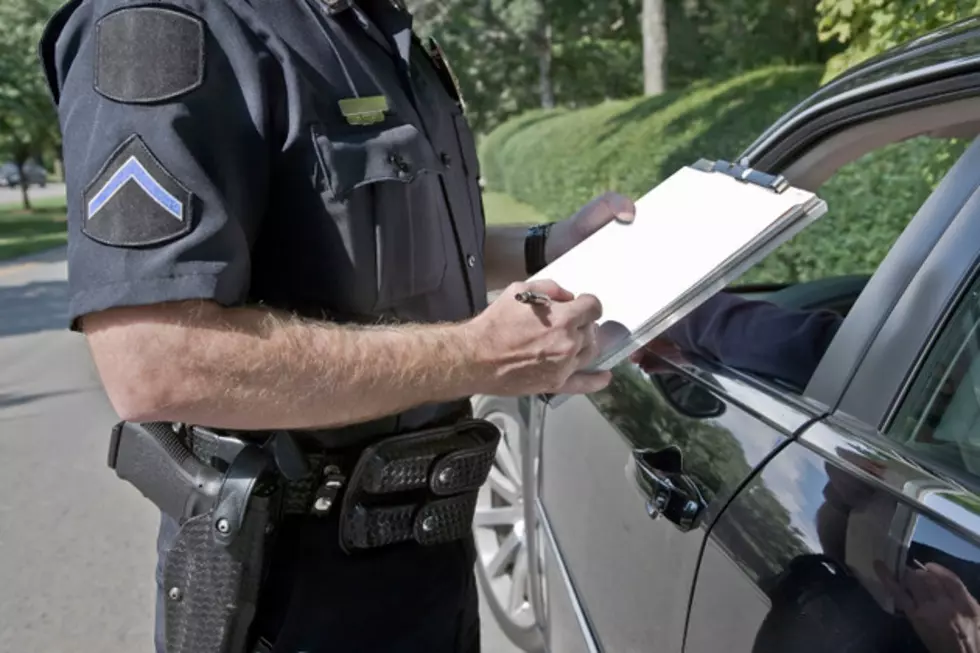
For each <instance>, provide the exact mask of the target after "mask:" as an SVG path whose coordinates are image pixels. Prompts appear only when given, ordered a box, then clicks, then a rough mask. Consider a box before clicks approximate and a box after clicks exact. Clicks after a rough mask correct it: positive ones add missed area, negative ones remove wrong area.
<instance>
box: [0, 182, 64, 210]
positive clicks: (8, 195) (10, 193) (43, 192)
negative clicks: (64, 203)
mask: <svg viewBox="0 0 980 653" xmlns="http://www.w3.org/2000/svg"><path fill="white" fill-rule="evenodd" d="M27 193H28V197H30V198H31V199H40V198H42V197H64V195H65V185H64V184H48V185H47V186H45V187H44V188H39V187H37V186H31V188H30V189H29V190H28V191H27ZM20 201H21V195H20V189H19V188H5V187H0V206H3V205H4V204H15V203H17V202H20Z"/></svg>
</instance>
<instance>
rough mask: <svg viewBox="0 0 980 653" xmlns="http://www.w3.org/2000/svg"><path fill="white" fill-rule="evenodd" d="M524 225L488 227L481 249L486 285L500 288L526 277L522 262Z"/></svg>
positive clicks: (525, 233)
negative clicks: (484, 243) (484, 242)
mask: <svg viewBox="0 0 980 653" xmlns="http://www.w3.org/2000/svg"><path fill="white" fill-rule="evenodd" d="M527 229H528V228H527V227H526V226H512V227H488V228H487V239H486V245H485V247H484V249H483V260H484V269H485V271H486V278H487V287H488V288H489V289H490V290H491V291H493V290H500V289H502V288H505V287H506V286H507V285H509V284H511V283H514V282H515V281H523V280H524V279H527V271H526V267H525V262H524V238H525V236H526V235H527Z"/></svg>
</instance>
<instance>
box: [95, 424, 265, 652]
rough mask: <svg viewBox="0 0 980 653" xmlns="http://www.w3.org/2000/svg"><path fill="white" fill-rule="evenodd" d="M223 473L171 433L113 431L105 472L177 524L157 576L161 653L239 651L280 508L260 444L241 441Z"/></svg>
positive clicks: (131, 428)
mask: <svg viewBox="0 0 980 653" xmlns="http://www.w3.org/2000/svg"><path fill="white" fill-rule="evenodd" d="M240 445H241V446H240V447H237V448H233V449H232V451H233V452H234V456H233V457H232V458H231V459H230V461H228V463H227V468H226V469H224V470H223V471H218V470H217V469H215V468H213V467H210V466H207V465H204V464H203V463H201V462H200V461H199V460H198V459H196V458H194V457H193V456H192V455H191V453H190V450H189V449H188V448H187V447H186V445H185V444H184V443H183V441H182V440H181V439H180V438H179V437H178V435H177V434H176V433H174V431H173V430H172V428H171V426H170V425H163V424H147V425H140V424H128V423H123V424H119V425H117V426H116V428H115V429H114V431H113V438H112V445H111V446H110V455H109V465H110V467H112V468H113V469H115V470H116V473H117V474H118V475H119V476H120V477H121V478H123V479H125V480H127V481H129V482H130V483H132V484H133V485H134V486H136V487H137V489H139V490H140V491H141V492H142V493H143V494H144V495H145V496H146V497H147V498H149V499H150V500H151V501H153V503H154V504H156V505H157V507H159V508H160V509H161V510H162V511H163V512H165V513H167V514H168V515H170V516H171V517H173V518H174V519H176V520H177V521H178V523H179V526H180V527H179V530H178V532H177V534H176V536H175V538H174V540H173V542H172V545H171V548H170V550H169V552H168V554H167V556H166V561H165V563H164V569H163V581H164V586H163V591H164V596H165V599H164V600H165V601H166V606H165V641H166V647H167V648H166V650H167V653H244V651H245V650H246V647H247V646H248V644H249V642H248V635H249V629H250V626H251V623H252V620H253V618H254V616H255V608H256V603H257V601H258V595H259V587H260V585H261V583H262V580H263V568H264V566H265V564H264V563H265V558H266V552H267V550H268V548H269V544H270V542H269V538H270V537H271V536H272V534H273V532H274V531H275V528H274V527H275V524H276V521H277V518H278V515H279V508H280V503H281V496H282V491H281V483H280V477H279V476H278V474H277V473H276V467H275V462H274V459H273V457H272V455H271V454H270V453H269V452H268V451H267V450H266V449H265V448H264V447H262V446H260V445H258V444H251V443H244V442H242V443H240Z"/></svg>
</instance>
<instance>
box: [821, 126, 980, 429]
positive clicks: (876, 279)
mask: <svg viewBox="0 0 980 653" xmlns="http://www.w3.org/2000/svg"><path fill="white" fill-rule="evenodd" d="M976 243H980V139H977V140H976V141H975V142H974V143H973V144H972V145H971V146H970V147H969V148H968V149H967V150H966V152H964V154H963V155H962V157H961V158H960V159H959V161H957V162H956V164H954V166H953V168H952V169H951V170H950V171H949V173H948V174H947V176H946V177H945V178H944V179H943V181H942V182H941V183H940V185H939V186H938V187H937V189H936V190H935V191H934V192H933V194H932V195H931V196H930V197H929V199H928V200H927V201H926V202H925V204H923V206H922V208H921V209H920V210H919V212H918V213H917V214H916V217H915V218H914V219H913V220H912V222H911V223H910V224H909V226H908V227H906V229H905V231H904V232H903V233H902V235H901V236H900V237H899V239H898V241H896V243H895V245H894V246H893V247H892V249H891V250H890V251H889V253H888V255H887V256H886V257H885V260H884V261H883V262H882V264H881V266H880V267H879V268H878V271H876V273H875V274H874V275H873V276H872V278H871V280H870V281H869V282H868V286H867V287H866V288H865V290H864V292H863V293H862V294H861V296H860V297H859V298H858V300H857V302H856V303H855V305H854V308H853V309H852V311H851V314H850V316H849V317H848V319H847V320H845V321H844V323H843V324H842V325H841V328H840V330H839V332H838V334H837V337H836V338H835V339H834V340H833V342H832V343H831V345H830V347H829V348H828V349H827V352H826V354H825V355H824V357H823V359H822V360H821V362H820V365H819V366H818V367H817V370H816V372H815V373H814V375H813V377H812V378H811V380H810V383H809V385H808V386H807V388H806V390H805V391H804V396H805V397H807V398H808V399H810V400H811V401H814V402H816V403H818V404H820V405H823V406H824V407H825V410H826V412H827V413H828V414H838V415H840V416H842V417H845V418H849V419H856V420H858V421H859V422H861V423H863V424H866V425H868V426H870V427H872V428H874V429H876V430H884V429H885V428H886V425H887V422H888V421H889V419H890V418H891V416H892V414H893V411H894V409H895V406H896V405H897V404H898V403H899V401H900V399H901V396H902V395H903V394H904V392H905V390H906V389H907V386H908V384H909V383H910V381H911V379H912V378H914V376H915V373H916V372H917V371H918V368H919V364H920V362H921V357H922V353H923V352H924V351H927V350H928V348H929V346H930V345H931V343H932V341H933V339H934V338H935V337H936V335H937V334H938V333H939V332H940V331H941V329H942V327H943V325H944V324H945V320H946V317H947V316H948V314H949V313H950V311H951V310H953V309H954V308H955V306H956V302H957V301H958V299H959V297H960V296H961V294H962V292H964V290H965V289H966V288H967V287H968V286H969V284H970V282H971V281H972V279H973V274H974V272H975V271H976V269H977V266H978V264H980V257H978V252H977V245H976ZM852 318H853V319H852Z"/></svg>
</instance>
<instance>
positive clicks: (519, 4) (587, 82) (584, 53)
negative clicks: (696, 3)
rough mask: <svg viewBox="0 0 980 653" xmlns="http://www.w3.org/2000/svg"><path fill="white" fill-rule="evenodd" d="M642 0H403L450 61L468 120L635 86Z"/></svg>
mask: <svg viewBox="0 0 980 653" xmlns="http://www.w3.org/2000/svg"><path fill="white" fill-rule="evenodd" d="M641 2H642V0H407V4H408V6H409V8H410V9H411V10H412V11H413V13H414V14H415V17H416V24H417V27H418V32H419V33H420V35H421V36H423V37H428V36H435V37H436V38H437V39H438V40H439V42H440V43H441V45H442V46H443V48H444V49H445V51H446V54H447V56H448V58H449V60H450V63H451V64H452V65H453V66H454V68H455V69H456V71H457V75H458V77H459V81H460V85H461V87H462V90H463V94H464V96H465V98H466V101H467V112H468V115H469V119H470V121H471V123H472V124H473V125H474V127H476V128H477V129H478V130H479V131H487V130H489V129H492V128H493V127H495V126H496V125H498V124H499V123H500V122H502V121H503V120H506V119H507V118H509V117H511V116H514V115H516V114H518V113H523V112H524V111H527V110H529V109H534V108H542V107H544V108H552V107H555V106H564V107H575V106H581V105H583V104H589V103H593V102H596V101H601V100H603V99H606V98H615V97H624V96H629V95H636V94H639V93H640V92H641V91H642V88H643V86H642V74H641V66H642V57H641V52H640V51H641V45H640V44H641V40H640V34H639V27H640V26H639V21H638V20H637V19H636V17H637V16H638V15H639V11H640V3H641Z"/></svg>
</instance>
